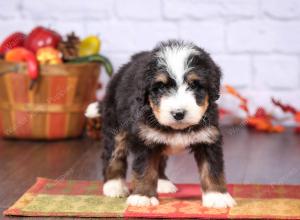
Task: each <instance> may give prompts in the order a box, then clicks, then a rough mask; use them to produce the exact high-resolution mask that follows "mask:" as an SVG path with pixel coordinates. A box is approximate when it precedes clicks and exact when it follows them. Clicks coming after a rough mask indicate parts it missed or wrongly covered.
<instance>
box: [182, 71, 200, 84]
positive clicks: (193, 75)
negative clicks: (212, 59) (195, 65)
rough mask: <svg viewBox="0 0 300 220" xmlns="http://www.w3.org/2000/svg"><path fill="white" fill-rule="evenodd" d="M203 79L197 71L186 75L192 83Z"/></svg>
mask: <svg viewBox="0 0 300 220" xmlns="http://www.w3.org/2000/svg"><path fill="white" fill-rule="evenodd" d="M199 79H201V78H200V77H199V76H198V75H197V74H196V73H195V72H190V73H188V75H187V76H186V80H187V81H188V82H189V83H191V82H193V81H195V80H199Z"/></svg>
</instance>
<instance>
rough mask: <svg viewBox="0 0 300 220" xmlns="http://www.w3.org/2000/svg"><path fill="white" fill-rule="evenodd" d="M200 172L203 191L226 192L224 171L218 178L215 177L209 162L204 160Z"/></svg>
mask: <svg viewBox="0 0 300 220" xmlns="http://www.w3.org/2000/svg"><path fill="white" fill-rule="evenodd" d="M199 172H200V177H201V187H202V190H203V192H226V184H225V178H224V173H222V174H221V175H220V176H219V177H218V178H217V179H216V178H213V177H212V175H211V171H210V168H209V165H208V163H207V162H203V164H202V167H199Z"/></svg>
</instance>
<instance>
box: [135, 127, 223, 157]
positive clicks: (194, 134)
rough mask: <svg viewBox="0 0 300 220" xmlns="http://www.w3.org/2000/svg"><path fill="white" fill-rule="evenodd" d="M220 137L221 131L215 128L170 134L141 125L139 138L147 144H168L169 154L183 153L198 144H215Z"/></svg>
mask: <svg viewBox="0 0 300 220" xmlns="http://www.w3.org/2000/svg"><path fill="white" fill-rule="evenodd" d="M219 135H220V133H219V130H218V129H217V128H216V127H214V126H209V127H206V128H203V129H201V130H199V131H191V132H187V133H179V132H178V133H173V134H170V133H165V132H161V131H158V130H156V129H154V128H150V127H148V126H146V125H141V126H140V131H139V136H140V137H141V138H142V139H143V140H144V141H145V142H146V144H153V143H159V144H166V145H167V146H168V150H167V153H177V152H180V151H183V150H184V149H185V148H186V147H188V146H190V145H192V144H196V143H207V144H210V143H214V142H215V141H216V139H217V138H218V136H219Z"/></svg>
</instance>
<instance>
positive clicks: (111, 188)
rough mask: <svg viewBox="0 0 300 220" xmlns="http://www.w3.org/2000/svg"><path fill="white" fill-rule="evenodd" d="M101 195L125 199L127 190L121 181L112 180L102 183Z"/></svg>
mask: <svg viewBox="0 0 300 220" xmlns="http://www.w3.org/2000/svg"><path fill="white" fill-rule="evenodd" d="M103 194H104V195H105V196H108V197H125V196H127V195H128V194H129V190H128V188H127V186H126V184H125V182H124V180H123V179H112V180H108V181H107V182H105V183H104V185H103Z"/></svg>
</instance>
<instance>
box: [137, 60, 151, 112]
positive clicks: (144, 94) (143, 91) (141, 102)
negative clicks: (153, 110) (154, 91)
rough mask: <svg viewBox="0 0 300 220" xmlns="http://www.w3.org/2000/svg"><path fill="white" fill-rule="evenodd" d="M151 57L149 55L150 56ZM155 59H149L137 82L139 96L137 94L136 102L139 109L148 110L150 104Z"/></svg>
mask: <svg viewBox="0 0 300 220" xmlns="http://www.w3.org/2000/svg"><path fill="white" fill-rule="evenodd" d="M148 58H149V57H148ZM154 62H155V61H154V60H151V59H150V58H149V60H147V62H145V63H146V65H145V66H143V67H142V68H141V71H142V72H141V73H140V74H138V75H139V76H138V79H137V82H135V83H136V84H137V94H136V95H137V96H136V102H137V104H138V109H140V110H146V109H145V108H147V107H148V106H149V103H148V96H149V87H150V83H151V80H152V78H151V77H153V66H154V65H155V64H154Z"/></svg>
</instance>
